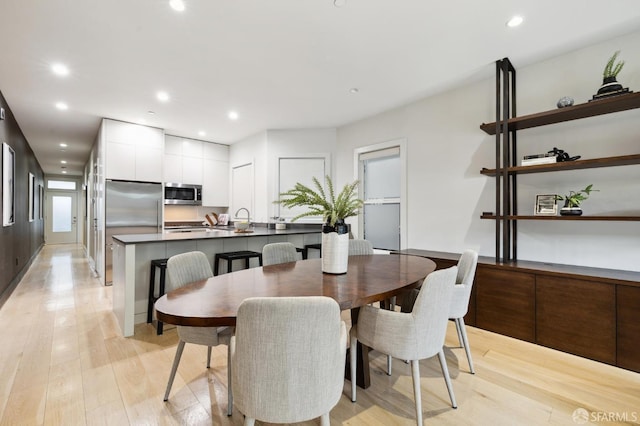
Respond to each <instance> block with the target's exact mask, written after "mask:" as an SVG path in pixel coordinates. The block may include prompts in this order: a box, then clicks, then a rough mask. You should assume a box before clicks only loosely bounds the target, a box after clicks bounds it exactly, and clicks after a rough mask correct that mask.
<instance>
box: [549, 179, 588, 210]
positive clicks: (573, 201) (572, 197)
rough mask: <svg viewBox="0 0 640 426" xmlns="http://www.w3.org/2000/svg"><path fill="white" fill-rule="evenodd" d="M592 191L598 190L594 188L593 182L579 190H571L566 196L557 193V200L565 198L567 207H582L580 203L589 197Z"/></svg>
mask: <svg viewBox="0 0 640 426" xmlns="http://www.w3.org/2000/svg"><path fill="white" fill-rule="evenodd" d="M592 192H598V190H597V189H593V184H591V185H588V186H587V187H586V188H585V189H581V190H579V191H569V194H567V195H565V196H562V195H556V200H564V203H565V207H580V203H582V202H583V201H584V200H586V199H587V198H589V195H591V193H592Z"/></svg>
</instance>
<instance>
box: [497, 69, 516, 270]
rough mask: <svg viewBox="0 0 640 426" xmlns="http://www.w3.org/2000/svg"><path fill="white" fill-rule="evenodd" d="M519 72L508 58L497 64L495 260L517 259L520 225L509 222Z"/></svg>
mask: <svg viewBox="0 0 640 426" xmlns="http://www.w3.org/2000/svg"><path fill="white" fill-rule="evenodd" d="M515 100H516V70H515V68H514V67H513V65H512V64H511V62H510V61H509V59H508V58H504V59H501V60H498V61H496V259H497V260H501V261H503V262H506V261H509V260H516V259H517V233H516V231H517V222H516V221H514V220H511V219H509V216H510V215H515V214H516V212H517V210H518V205H517V193H516V187H517V186H516V175H515V174H513V175H511V176H509V172H508V169H509V167H511V166H512V165H517V152H516V131H515V130H511V129H509V126H508V121H509V118H513V117H516V101H515Z"/></svg>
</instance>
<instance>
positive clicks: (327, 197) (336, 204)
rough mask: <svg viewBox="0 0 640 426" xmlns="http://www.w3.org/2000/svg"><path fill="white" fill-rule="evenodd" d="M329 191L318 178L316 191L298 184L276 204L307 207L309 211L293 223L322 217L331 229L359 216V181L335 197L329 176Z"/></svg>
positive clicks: (314, 182)
mask: <svg viewBox="0 0 640 426" xmlns="http://www.w3.org/2000/svg"><path fill="white" fill-rule="evenodd" d="M325 182H326V184H327V191H326V192H325V190H324V188H323V187H322V185H321V184H320V181H318V179H317V178H315V177H314V178H313V184H314V186H315V189H311V188H309V187H308V186H305V185H302V184H301V183H299V182H298V183H296V185H295V186H294V188H293V189H290V190H289V191H286V192H283V193H281V194H280V201H276V202H275V203H278V204H282V205H283V206H285V207H288V208H291V207H307V208H308V209H309V210H308V211H307V212H305V213H302V214H299V215H297V216H296V217H294V218H293V219H291V221H296V220H298V219H300V218H302V217H306V216H322V219H323V220H324V221H325V222H326V223H327V224H328V225H329V226H331V227H335V226H336V223H337V222H341V221H344V219H346V218H348V217H351V216H357V215H358V209H359V208H360V207H362V204H363V202H362V200H360V199H358V197H357V192H356V188H357V187H358V183H359V181H357V180H356V181H355V182H353V183H350V184H346V185H345V186H344V188H342V191H340V193H339V194H338V196H337V197H336V196H335V192H334V189H333V182H332V181H331V178H330V177H329V176H328V175H327V176H325Z"/></svg>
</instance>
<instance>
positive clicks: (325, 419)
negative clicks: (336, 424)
mask: <svg viewBox="0 0 640 426" xmlns="http://www.w3.org/2000/svg"><path fill="white" fill-rule="evenodd" d="M320 426H331V422H330V421H329V413H324V414H323V415H322V416H320Z"/></svg>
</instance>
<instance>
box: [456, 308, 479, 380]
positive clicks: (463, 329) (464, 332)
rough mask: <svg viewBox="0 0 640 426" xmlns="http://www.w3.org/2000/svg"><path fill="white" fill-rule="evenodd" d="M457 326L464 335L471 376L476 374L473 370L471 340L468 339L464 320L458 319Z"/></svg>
mask: <svg viewBox="0 0 640 426" xmlns="http://www.w3.org/2000/svg"><path fill="white" fill-rule="evenodd" d="M456 321H457V322H456V324H458V325H459V328H460V334H461V335H462V346H463V347H464V351H465V352H466V353H467V361H468V362H469V371H471V374H476V371H475V369H474V368H473V359H472V358H471V347H470V346H469V339H467V329H466V328H465V326H464V318H457V320H456Z"/></svg>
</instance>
